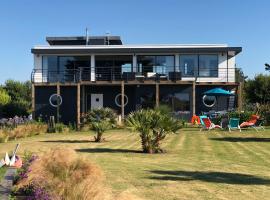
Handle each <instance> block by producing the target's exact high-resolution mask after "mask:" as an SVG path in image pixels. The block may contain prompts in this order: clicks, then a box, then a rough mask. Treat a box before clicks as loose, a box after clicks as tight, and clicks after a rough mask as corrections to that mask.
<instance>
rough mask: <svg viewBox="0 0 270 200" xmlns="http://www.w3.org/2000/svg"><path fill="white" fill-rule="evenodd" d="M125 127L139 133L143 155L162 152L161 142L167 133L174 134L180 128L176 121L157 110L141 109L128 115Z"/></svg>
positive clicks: (162, 111)
mask: <svg viewBox="0 0 270 200" xmlns="http://www.w3.org/2000/svg"><path fill="white" fill-rule="evenodd" d="M126 124H127V126H128V127H129V128H130V129H131V130H133V131H138V132H139V133H140V137H141V142H142V149H143V152H144V153H150V154H152V153H159V152H163V150H162V149H161V147H160V144H161V141H162V140H164V139H165V137H166V135H167V134H169V133H176V131H178V130H179V129H180V128H181V124H180V122H179V121H178V120H176V119H174V118H173V117H171V116H170V115H169V113H166V112H164V110H159V109H146V110H145V109H142V110H139V111H136V112H132V113H131V114H129V116H128V118H127V120H126Z"/></svg>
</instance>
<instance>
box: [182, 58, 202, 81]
mask: <svg viewBox="0 0 270 200" xmlns="http://www.w3.org/2000/svg"><path fill="white" fill-rule="evenodd" d="M197 68H198V55H180V71H181V72H182V76H185V77H188V76H195V70H196V69H197Z"/></svg>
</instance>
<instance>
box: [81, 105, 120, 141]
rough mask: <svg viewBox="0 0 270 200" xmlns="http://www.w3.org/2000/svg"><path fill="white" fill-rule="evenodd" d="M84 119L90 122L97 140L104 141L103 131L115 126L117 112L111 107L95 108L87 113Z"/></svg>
mask: <svg viewBox="0 0 270 200" xmlns="http://www.w3.org/2000/svg"><path fill="white" fill-rule="evenodd" d="M84 121H85V123H89V124H90V128H91V129H92V130H93V131H95V132H96V136H95V137H94V139H95V142H102V141H103V140H104V138H103V137H102V136H103V133H104V132H105V131H106V130H109V129H111V128H113V127H114V126H115V124H116V114H115V112H114V111H113V110H112V109H110V108H98V109H93V110H90V111H89V112H87V113H86V115H85V116H84Z"/></svg>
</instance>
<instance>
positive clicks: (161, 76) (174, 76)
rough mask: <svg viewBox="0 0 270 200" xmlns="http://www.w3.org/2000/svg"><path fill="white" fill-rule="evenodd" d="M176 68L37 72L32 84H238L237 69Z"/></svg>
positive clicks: (155, 67) (117, 67) (85, 68)
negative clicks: (194, 82)
mask: <svg viewBox="0 0 270 200" xmlns="http://www.w3.org/2000/svg"><path fill="white" fill-rule="evenodd" d="M175 69H176V67H167V66H153V67H150V68H149V67H147V68H144V69H143V70H139V69H137V70H138V71H141V72H132V69H131V68H129V69H125V68H121V67H119V66H116V67H114V66H112V67H95V68H94V69H91V68H89V67H81V68H79V69H66V70H63V71H53V70H41V69H34V70H33V71H32V74H31V80H32V83H57V82H60V83H78V82H98V81H108V82H112V81H122V80H123V81H126V82H128V81H138V82H144V81H157V82H160V81H172V82H175V81H180V80H183V81H194V80H195V81H197V82H235V76H236V73H235V70H236V68H218V70H216V69H215V70H208V71H207V72H206V71H205V70H204V71H203V72H204V73H202V72H198V70H197V71H194V73H193V74H191V73H190V71H188V73H186V71H184V70H183V71H182V72H179V71H176V70H175Z"/></svg>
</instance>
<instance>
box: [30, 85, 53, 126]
mask: <svg viewBox="0 0 270 200" xmlns="http://www.w3.org/2000/svg"><path fill="white" fill-rule="evenodd" d="M55 93H56V86H44V87H43V86H38V87H37V86H36V87H35V118H36V119H38V118H39V117H40V118H42V120H44V121H47V120H48V119H49V117H50V116H55V119H56V113H57V109H56V108H54V107H52V106H51V105H50V103H49V98H50V96H51V95H52V94H55Z"/></svg>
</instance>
